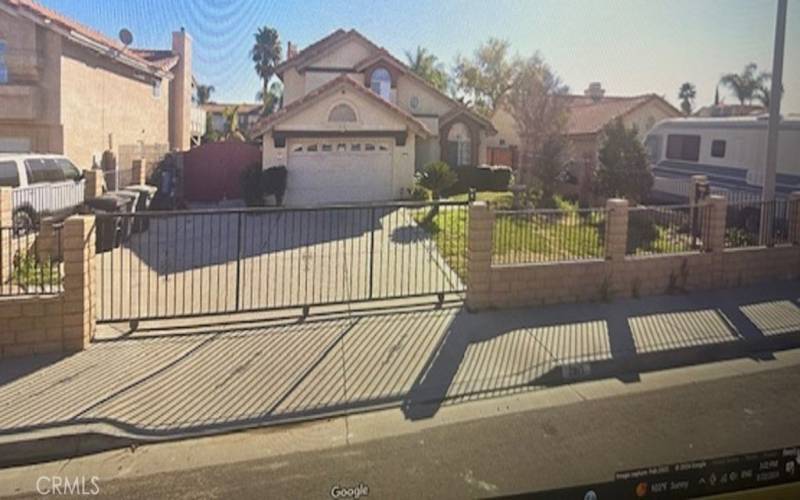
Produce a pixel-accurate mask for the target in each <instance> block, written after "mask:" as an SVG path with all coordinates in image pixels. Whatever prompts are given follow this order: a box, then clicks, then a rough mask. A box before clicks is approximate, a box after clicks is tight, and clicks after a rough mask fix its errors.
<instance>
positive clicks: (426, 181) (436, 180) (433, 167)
mask: <svg viewBox="0 0 800 500" xmlns="http://www.w3.org/2000/svg"><path fill="white" fill-rule="evenodd" d="M418 182H419V185H420V186H422V187H424V188H425V189H430V191H431V194H432V195H433V197H434V198H435V199H439V198H441V197H442V193H444V192H446V191H447V190H448V189H450V188H451V187H452V186H453V185H455V183H456V182H458V177H457V176H456V174H455V173H453V170H452V169H451V168H450V165H448V164H447V163H445V162H443V161H435V162H433V163H428V164H427V165H425V168H423V169H422V172H420V175H419V178H418Z"/></svg>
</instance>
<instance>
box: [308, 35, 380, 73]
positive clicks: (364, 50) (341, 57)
mask: <svg viewBox="0 0 800 500" xmlns="http://www.w3.org/2000/svg"><path fill="white" fill-rule="evenodd" d="M371 55H373V51H372V49H371V48H370V47H368V46H367V45H365V44H364V43H362V42H361V41H359V40H356V39H354V40H350V41H348V42H347V43H344V44H342V45H341V46H339V47H337V48H336V49H335V50H332V51H330V52H328V53H326V54H323V55H322V56H321V57H319V58H317V59H312V60H311V61H310V66H312V67H322V68H352V67H353V66H355V65H356V64H358V63H360V62H361V61H363V60H364V59H366V58H367V57H370V56H371Z"/></svg>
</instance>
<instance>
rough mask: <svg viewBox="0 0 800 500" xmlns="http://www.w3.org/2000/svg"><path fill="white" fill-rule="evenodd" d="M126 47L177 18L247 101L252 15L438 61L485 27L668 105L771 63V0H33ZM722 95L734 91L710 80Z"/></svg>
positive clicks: (145, 41) (575, 76) (579, 74)
mask: <svg viewBox="0 0 800 500" xmlns="http://www.w3.org/2000/svg"><path fill="white" fill-rule="evenodd" d="M40 1H42V2H43V3H44V4H46V5H47V6H49V7H51V8H54V9H56V10H58V11H60V12H63V13H65V14H67V15H69V16H71V17H73V18H75V19H77V20H79V21H81V22H83V23H85V24H88V25H89V26H92V27H94V28H95V29H98V30H100V31H102V32H104V33H106V34H107V35H110V36H114V37H116V34H117V32H118V31H119V29H120V28H121V27H127V28H129V29H130V30H131V31H132V32H133V34H134V46H138V47H164V48H166V47H168V46H169V44H170V33H171V31H173V30H175V29H178V28H179V27H181V26H184V27H185V28H186V29H187V30H188V31H189V32H190V33H191V35H192V37H193V39H194V48H195V54H194V64H195V68H194V70H195V74H196V76H197V77H198V79H199V80H200V81H201V82H202V83H208V84H211V85H214V87H216V93H215V94H214V96H213V98H214V99H215V100H219V101H252V100H253V99H254V96H255V93H256V91H257V90H258V88H259V82H258V79H257V77H256V75H255V72H254V70H253V66H252V63H251V61H250V58H249V55H248V51H249V49H250V47H251V45H252V42H253V33H254V32H255V30H256V28H257V27H259V26H262V25H269V26H272V27H275V28H276V29H277V30H278V32H279V33H280V36H281V39H282V40H283V43H284V50H285V43H286V41H289V40H290V41H292V42H294V43H297V44H298V45H299V46H300V47H304V46H306V45H308V44H309V43H312V42H314V41H315V40H317V39H319V38H321V37H323V36H325V35H326V34H328V33H330V32H331V31H333V30H335V29H337V28H339V27H342V28H356V29H358V30H359V31H361V32H362V33H363V34H364V35H366V36H367V37H369V38H370V39H372V40H373V41H374V42H375V43H377V44H378V45H383V46H384V47H386V48H387V49H388V50H390V51H391V52H392V53H394V54H395V55H397V56H398V57H401V58H404V56H403V53H404V51H405V50H413V49H414V48H415V47H416V46H417V45H422V46H424V47H427V48H428V49H429V50H431V51H432V52H433V53H434V54H436V55H437V56H438V57H439V58H440V59H441V60H442V61H443V62H445V63H446V64H447V66H448V67H450V66H451V65H452V62H453V60H454V58H455V56H456V55H457V54H459V53H462V54H470V53H472V51H473V50H474V49H475V47H477V46H478V44H479V43H480V42H481V41H483V40H485V39H487V38H488V37H490V36H496V37H500V38H504V39H506V40H508V41H509V42H511V45H512V47H513V50H514V51H515V52H517V53H519V54H520V55H529V54H532V53H534V52H535V51H537V50H538V51H539V52H540V53H541V54H542V55H543V56H544V58H545V59H546V60H547V61H548V62H549V63H550V64H551V66H552V67H553V68H554V69H555V70H556V72H557V73H558V74H559V75H560V76H561V78H562V79H563V80H564V81H565V83H566V84H567V85H569V86H570V88H571V89H572V90H573V91H576V92H580V91H582V90H583V89H584V88H585V87H586V85H587V84H588V82H590V81H600V82H602V83H603V86H604V87H605V88H606V90H607V92H608V93H609V94H614V95H630V94H640V93H647V92H655V93H657V94H660V95H664V96H666V97H667V98H668V99H669V100H670V101H671V102H673V103H676V104H677V97H676V94H677V90H678V87H679V86H680V84H681V83H682V82H685V81H690V82H692V83H694V84H695V85H696V86H697V102H696V106H700V105H704V104H708V103H710V102H711V101H712V100H713V96H714V88H715V86H716V83H717V82H718V81H719V77H720V75H722V74H723V73H726V72H730V71H738V70H740V69H741V68H742V67H743V66H744V65H745V64H747V63H748V62H751V61H752V62H755V63H757V64H758V66H759V68H762V69H767V70H769V69H771V67H772V44H773V37H774V25H775V12H776V5H777V3H776V0H647V1H632V0H557V1H550V0H480V1H478V0H437V1H434V0H429V1H422V0H405V1H397V0H394V1H384V0H328V1H324V0H309V1H303V2H291V1H286V0H284V1H281V2H277V1H274V0H230V1H211V0H169V1H163V0H105V1H103V2H100V1H90V0H40ZM797 61H800V0H790V1H789V15H788V19H787V33H786V57H785V68H784V87H785V91H786V93H785V96H784V101H783V111H784V113H786V112H795V113H798V112H800V64H797ZM720 95H721V96H722V97H724V98H725V100H726V102H735V99H733V98H732V97H731V96H728V95H727V91H726V90H724V89H722V88H720Z"/></svg>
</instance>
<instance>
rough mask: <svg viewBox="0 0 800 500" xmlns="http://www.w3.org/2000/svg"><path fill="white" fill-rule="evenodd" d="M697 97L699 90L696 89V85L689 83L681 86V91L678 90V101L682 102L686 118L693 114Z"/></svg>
mask: <svg viewBox="0 0 800 500" xmlns="http://www.w3.org/2000/svg"><path fill="white" fill-rule="evenodd" d="M696 95H697V90H696V89H695V88H694V85H692V84H691V83H689V82H686V83H684V84H683V85H681V88H680V90H678V99H680V100H681V109H682V110H683V114H685V115H686V116H689V115H691V114H692V104H693V102H694V98H695V96H696Z"/></svg>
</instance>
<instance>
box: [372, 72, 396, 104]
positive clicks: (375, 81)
mask: <svg viewBox="0 0 800 500" xmlns="http://www.w3.org/2000/svg"><path fill="white" fill-rule="evenodd" d="M369 88H370V89H372V91H373V92H375V93H376V94H378V95H379V96H381V97H382V98H383V100H384V101H389V100H391V98H392V75H391V74H390V73H389V70H388V69H386V68H376V69H375V70H374V71H373V72H372V76H371V77H370V81H369Z"/></svg>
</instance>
